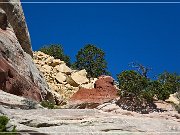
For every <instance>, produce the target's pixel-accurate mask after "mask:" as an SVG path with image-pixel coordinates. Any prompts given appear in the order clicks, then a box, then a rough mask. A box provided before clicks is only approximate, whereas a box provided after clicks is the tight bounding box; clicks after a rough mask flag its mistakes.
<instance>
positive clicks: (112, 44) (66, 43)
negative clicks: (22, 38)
mask: <svg viewBox="0 0 180 135" xmlns="http://www.w3.org/2000/svg"><path fill="white" fill-rule="evenodd" d="M22 1H24V2H25V1H28V0H22ZM31 1H35V0H31ZM39 1H42V0H39ZM43 1H46V0H43ZM54 1H57V0H54ZM71 1H73V0H71ZM99 1H102V0H99ZM105 1H107V0H105ZM114 1H117V0H114ZM131 1H133V0H131ZM159 1H162V0H159ZM176 1H177V0H176ZM22 5H23V9H24V13H25V17H26V21H27V24H28V28H29V31H30V36H31V40H32V47H33V50H38V49H39V48H40V47H42V46H44V45H48V44H62V45H63V47H64V51H65V53H66V54H68V55H70V57H71V60H72V62H73V61H75V55H76V54H77V52H78V50H79V49H80V48H82V47H83V46H84V45H85V44H88V43H91V44H94V45H96V46H98V47H99V48H101V49H103V50H104V51H105V53H106V60H107V62H108V70H109V71H110V72H111V73H112V75H113V77H114V78H116V74H118V73H120V72H121V71H123V70H126V69H130V67H129V66H128V64H129V63H130V62H134V61H136V62H139V63H142V64H144V65H145V66H149V67H151V68H152V69H153V70H152V71H151V72H150V76H151V77H153V76H154V75H157V74H159V73H161V72H163V71H165V70H167V71H169V72H177V73H180V4H27V3H23V4H22Z"/></svg>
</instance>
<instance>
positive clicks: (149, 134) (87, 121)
mask: <svg viewBox="0 0 180 135" xmlns="http://www.w3.org/2000/svg"><path fill="white" fill-rule="evenodd" d="M109 111H110V113H109ZM1 113H3V114H4V115H7V116H8V117H9V119H10V123H11V124H12V125H16V126H17V127H16V129H17V131H18V133H19V132H21V134H22V135H24V134H28V133H29V134H48V135H54V134H73V135H79V134H81V135H95V134H99V135H104V134H108V135H116V134H129V135H134V134H135V135H137V134H138V135H165V134H166V135H171V134H173V135H178V134H179V132H180V128H179V123H180V119H179V118H180V116H179V115H178V114H177V112H163V113H151V114H146V115H143V114H138V113H135V112H129V111H125V110H122V109H118V108H117V106H114V105H106V106H105V107H102V110H101V109H100V110H97V109H54V110H52V109H32V110H21V109H6V108H2V107H0V115H1ZM32 132H33V133H32ZM29 134H28V135H29Z"/></svg>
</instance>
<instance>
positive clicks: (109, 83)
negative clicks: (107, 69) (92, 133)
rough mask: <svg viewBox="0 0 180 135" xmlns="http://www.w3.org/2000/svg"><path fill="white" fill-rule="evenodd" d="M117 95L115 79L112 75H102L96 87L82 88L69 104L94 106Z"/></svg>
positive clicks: (73, 106) (80, 106)
mask: <svg viewBox="0 0 180 135" xmlns="http://www.w3.org/2000/svg"><path fill="white" fill-rule="evenodd" d="M117 97H118V96H117V89H116V88H115V86H114V79H113V78H112V77H110V76H101V77H99V78H98V80H97V81H96V82H95V88H93V89H85V88H81V89H80V90H78V91H77V92H76V93H75V94H74V95H73V96H72V97H71V98H70V101H69V104H70V106H72V108H94V107H95V106H97V105H99V104H102V103H104V102H108V101H110V100H113V99H115V98H117Z"/></svg>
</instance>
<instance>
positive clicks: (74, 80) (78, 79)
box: [67, 69, 89, 87]
mask: <svg viewBox="0 0 180 135" xmlns="http://www.w3.org/2000/svg"><path fill="white" fill-rule="evenodd" d="M86 75H87V72H86V70H85V69H84V70H80V71H77V72H74V73H72V74H71V76H70V77H69V78H68V79H67V82H68V83H69V84H70V85H72V86H74V87H77V86H79V85H81V84H85V83H88V82H89V80H88V79H87V77H86Z"/></svg>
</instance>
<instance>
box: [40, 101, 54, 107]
mask: <svg viewBox="0 0 180 135" xmlns="http://www.w3.org/2000/svg"><path fill="white" fill-rule="evenodd" d="M41 105H42V106H43V107H45V108H48V109H54V107H55V104H54V103H52V102H50V101H48V100H44V101H42V102H41Z"/></svg>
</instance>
